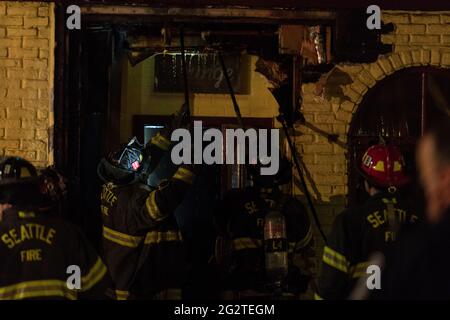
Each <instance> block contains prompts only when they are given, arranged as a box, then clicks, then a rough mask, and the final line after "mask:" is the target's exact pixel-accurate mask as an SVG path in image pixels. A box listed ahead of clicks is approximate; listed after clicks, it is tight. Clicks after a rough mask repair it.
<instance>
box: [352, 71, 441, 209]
mask: <svg viewBox="0 0 450 320" xmlns="http://www.w3.org/2000/svg"><path fill="white" fill-rule="evenodd" d="M430 79H433V80H434V81H433V82H432V87H430V83H429V82H430ZM430 89H431V90H430ZM432 90H439V91H440V92H441V93H442V94H443V95H444V97H445V99H446V100H447V101H450V72H449V71H448V70H444V69H438V68H431V67H430V68H423V67H417V68H408V69H404V70H401V71H398V72H395V73H394V74H392V75H390V76H388V77H387V78H385V79H383V80H382V81H380V82H379V83H377V84H376V85H375V87H373V88H372V89H370V90H369V91H368V92H367V94H366V95H365V96H364V99H363V101H362V102H361V104H360V105H359V107H358V110H357V111H356V113H355V115H354V117H353V120H352V123H351V125H350V130H349V134H348V142H349V162H348V164H349V167H348V173H349V174H348V184H349V205H350V206H352V205H356V204H359V203H362V202H363V201H364V200H365V199H366V198H367V195H366V193H365V191H364V190H363V187H362V186H361V178H360V176H359V175H358V173H357V172H356V170H355V167H356V166H357V165H358V164H359V163H360V161H361V157H362V155H363V153H364V151H365V150H366V149H367V148H368V147H369V146H370V145H372V144H375V143H377V142H378V141H379V137H380V136H382V137H383V138H385V139H386V140H387V142H389V143H393V144H395V145H397V146H399V147H400V148H401V150H402V152H403V154H404V157H405V161H406V165H407V171H408V173H409V174H410V175H411V176H412V178H413V182H414V183H413V184H412V185H414V189H415V190H410V192H413V193H414V194H415V195H417V199H418V201H417V203H415V204H414V205H415V206H416V207H417V206H418V207H419V208H420V209H422V208H423V200H421V199H420V198H421V197H422V192H421V190H420V189H417V186H418V183H417V175H416V165H415V147H416V144H417V141H418V139H419V138H420V136H421V135H422V134H423V133H424V132H425V131H426V129H427V127H429V126H432V124H433V121H434V120H435V119H436V118H437V117H440V116H441V112H442V111H441V110H440V109H439V105H438V104H437V103H436V101H435V97H434V96H433V93H432Z"/></svg>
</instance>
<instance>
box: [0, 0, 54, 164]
mask: <svg viewBox="0 0 450 320" xmlns="http://www.w3.org/2000/svg"><path fill="white" fill-rule="evenodd" d="M53 14H54V13H53V4H48V3H40V2H19V1H1V2H0V155H1V156H5V155H18V156H22V157H24V158H26V159H28V160H31V161H32V162H33V163H34V164H35V165H37V166H39V167H43V166H46V165H47V164H50V163H52V162H53V156H52V146H51V134H52V133H51V127H52V125H53V97H52V95H53V70H54V69H53V68H54V57H53V49H54V15H53Z"/></svg>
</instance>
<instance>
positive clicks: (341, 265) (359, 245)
mask: <svg viewBox="0 0 450 320" xmlns="http://www.w3.org/2000/svg"><path fill="white" fill-rule="evenodd" d="M358 171H359V172H360V174H361V175H362V177H363V178H364V186H365V190H366V192H367V193H368V194H369V196H370V197H369V199H368V200H367V201H366V202H365V203H364V204H363V205H362V206H360V207H357V208H351V209H348V210H345V211H344V212H342V213H341V214H340V215H338V216H337V217H336V219H335V221H334V223H333V226H332V229H331V233H330V235H329V237H328V243H327V245H326V246H325V247H324V251H323V257H322V269H321V271H320V275H319V278H318V281H317V282H318V283H317V292H316V294H315V299H316V300H321V299H346V298H348V297H349V295H350V293H351V290H352V288H353V287H354V286H355V284H356V283H357V280H358V279H359V278H361V277H362V276H364V275H366V274H367V273H366V271H367V267H368V266H369V265H370V264H371V263H370V262H369V260H370V258H371V257H372V254H373V253H375V252H380V253H384V252H386V250H387V249H388V247H389V246H390V244H391V243H392V242H394V241H395V240H396V239H397V236H398V232H399V230H400V227H401V226H406V225H410V224H413V223H414V222H416V221H417V220H418V216H417V215H416V214H415V213H413V212H412V211H411V210H410V209H409V208H408V206H407V205H406V204H405V202H404V201H403V200H402V199H401V197H400V196H399V194H398V192H397V190H398V188H400V187H402V186H405V185H406V184H407V183H408V181H409V178H408V176H407V175H406V173H405V163H404V160H403V156H402V154H401V153H400V151H399V150H398V148H397V147H395V146H392V145H386V144H384V143H381V144H376V145H373V146H371V147H370V148H369V149H368V150H367V151H366V152H365V153H364V155H363V157H362V162H361V164H360V167H359V170H358Z"/></svg>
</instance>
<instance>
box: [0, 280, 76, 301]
mask: <svg viewBox="0 0 450 320" xmlns="http://www.w3.org/2000/svg"><path fill="white" fill-rule="evenodd" d="M44 297H60V298H66V299H70V300H76V299H77V293H76V291H74V290H70V289H69V288H68V287H67V284H66V282H65V281H61V280H37V281H25V282H20V283H17V284H13V285H9V286H7V287H0V300H19V299H29V298H44Z"/></svg>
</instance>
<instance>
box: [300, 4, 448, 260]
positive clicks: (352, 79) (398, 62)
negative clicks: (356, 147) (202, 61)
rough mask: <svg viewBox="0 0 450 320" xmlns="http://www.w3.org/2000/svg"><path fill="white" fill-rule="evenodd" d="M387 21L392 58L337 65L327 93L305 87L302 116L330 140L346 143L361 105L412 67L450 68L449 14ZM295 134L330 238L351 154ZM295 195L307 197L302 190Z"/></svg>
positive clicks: (392, 15) (390, 16)
mask: <svg viewBox="0 0 450 320" xmlns="http://www.w3.org/2000/svg"><path fill="white" fill-rule="evenodd" d="M382 20H383V21H384V22H385V23H389V22H392V23H393V24H394V25H395V31H394V32H393V33H392V34H389V35H383V36H382V41H383V43H386V44H393V45H394V52H393V53H391V54H388V55H385V56H380V57H379V59H378V60H377V61H375V62H374V63H370V64H339V65H337V66H336V67H335V69H334V70H333V71H332V73H331V74H330V77H329V78H328V79H327V81H326V83H325V84H324V90H323V92H321V90H320V86H318V83H308V84H304V85H303V86H302V94H303V104H302V111H303V113H304V115H305V118H306V121H308V122H310V123H311V124H313V125H314V126H316V127H318V128H320V129H322V130H324V131H326V132H327V133H329V134H338V135H339V140H341V141H343V142H347V134H348V130H349V127H350V123H351V121H352V118H353V115H354V113H355V111H356V110H357V108H358V105H359V104H360V103H361V101H362V99H363V97H364V95H365V94H366V92H367V91H368V90H369V89H370V88H372V87H373V86H374V85H375V84H376V83H377V82H378V81H380V80H382V79H383V78H384V77H386V76H388V75H390V74H392V73H394V72H395V71H398V70H400V69H404V68H408V67H414V66H435V67H440V68H449V67H450V25H449V22H450V12H417V11H415V12H406V11H383V12H382ZM295 129H296V135H297V136H296V138H295V141H296V145H297V148H298V150H299V153H300V155H301V156H302V158H303V161H304V163H305V164H306V168H307V170H308V172H307V176H308V178H307V180H308V186H309V190H310V191H311V193H312V196H313V197H314V198H315V202H316V205H317V211H318V215H319V218H320V220H321V222H322V224H323V227H324V229H325V232H329V230H330V227H331V224H332V222H333V221H334V219H335V217H336V215H337V214H339V213H340V212H341V211H342V210H343V209H344V208H345V206H346V195H347V193H348V178H347V174H348V172H347V155H346V149H345V148H342V147H341V146H339V145H337V144H331V143H329V142H328V141H327V139H326V138H325V137H323V136H321V135H319V134H317V133H316V132H314V131H312V130H310V129H308V128H306V127H305V126H302V125H296V128H295ZM294 172H295V171H294ZM297 182H298V179H297ZM296 185H297V186H298V185H300V184H299V183H296ZM296 193H297V194H298V195H300V196H301V197H303V196H302V192H301V191H300V190H299V189H298V187H297V189H296ZM315 234H316V239H318V241H317V243H316V244H317V250H316V252H317V257H318V260H320V257H321V253H322V247H323V241H322V240H321V238H320V235H319V233H318V232H317V230H316V233H315Z"/></svg>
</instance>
